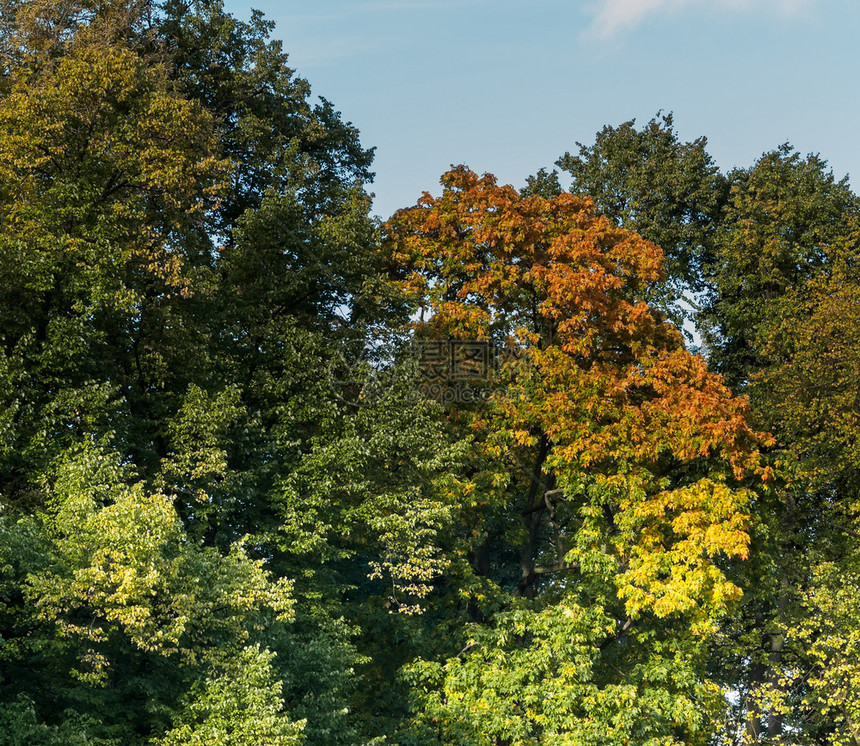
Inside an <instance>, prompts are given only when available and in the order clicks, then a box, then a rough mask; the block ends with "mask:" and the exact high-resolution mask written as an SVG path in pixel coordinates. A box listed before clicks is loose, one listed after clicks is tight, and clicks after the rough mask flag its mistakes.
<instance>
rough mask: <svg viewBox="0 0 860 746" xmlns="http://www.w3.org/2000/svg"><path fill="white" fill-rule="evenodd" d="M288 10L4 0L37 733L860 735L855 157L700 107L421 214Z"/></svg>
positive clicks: (10, 629)
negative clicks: (773, 142) (836, 161)
mask: <svg viewBox="0 0 860 746" xmlns="http://www.w3.org/2000/svg"><path fill="white" fill-rule="evenodd" d="M272 28H273V27H272V24H271V23H269V22H267V21H266V20H264V19H263V18H262V16H261V15H259V14H258V13H254V14H252V17H251V20H250V21H248V22H242V21H239V20H237V19H235V18H233V17H231V16H230V15H229V14H227V13H226V12H225V11H224V9H223V7H222V5H221V3H220V1H219V0H200V2H195V3H190V2H188V3H187V2H181V1H180V0H165V1H164V2H153V1H150V0H140V2H128V1H126V2H111V1H107V2H94V1H92V0H40V1H39V2H34V1H31V2H24V1H23V0H0V745H3V746H5V745H6V744H8V745H9V746H12V745H14V746H24V745H25V744H26V745H27V746H55V745H56V746H60V745H62V746H109V745H110V746H134V745H135V744H140V745H141V746H142V745H144V744H146V745H148V746H179V745H180V744H182V745H186V744H191V745H195V744H196V745H199V746H204V745H205V746H228V745H229V746H239V745H246V744H257V745H259V746H286V745H287V744H308V745H311V744H319V745H320V746H337V744H344V745H347V746H354V745H357V744H366V745H368V746H369V745H370V744H383V743H391V744H403V745H404V746H419V745H420V746H425V745H429V744H458V745H459V744H463V745H466V744H475V745H476V746H477V745H479V744H480V745H490V744H493V745H496V746H501V745H502V744H505V745H507V746H514V745H515V744H523V745H524V744H534V743H542V744H543V743H545V744H583V745H587V746H592V745H594V746H597V745H600V744H603V745H605V746H613V745H618V746H621V745H625V746H626V745H630V744H642V745H647V746H658V745H660V746H668V745H669V744H715V745H716V744H721V745H723V746H728V744H737V745H740V744H752V743H770V744H810V745H811V744H860V655H858V653H860V603H858V601H857V599H858V597H860V561H858V560H860V553H858V550H860V521H858V512H857V507H858V494H857V492H858V488H857V484H858V474H857V471H858V468H860V441H858V434H860V355H858V354H857V353H858V351H860V231H858V216H860V203H858V199H857V197H856V196H855V195H854V193H853V192H852V191H851V189H850V187H849V185H848V183H847V181H846V180H843V181H837V180H836V179H835V178H834V177H833V174H832V172H831V171H830V169H829V168H828V166H827V164H826V163H825V162H823V161H822V160H821V159H819V158H818V157H815V156H807V157H803V156H801V155H800V154H798V153H797V152H795V151H794V150H793V149H792V148H791V147H790V146H789V145H783V146H780V147H779V148H777V149H776V150H774V151H772V152H770V153H766V154H765V155H763V156H762V157H761V158H760V159H759V160H758V161H757V162H756V163H755V164H754V165H752V166H751V167H750V168H746V169H735V170H733V171H731V172H729V173H722V172H721V171H720V170H719V169H718V168H717V166H716V165H715V163H714V162H713V160H712V158H711V157H710V156H709V155H708V153H707V150H706V145H707V143H706V141H705V140H704V138H702V139H700V140H696V141H694V142H683V141H681V140H680V139H679V138H678V136H677V133H676V131H675V129H674V126H673V122H672V118H671V116H662V115H658V116H657V117H655V118H654V119H653V120H652V121H650V122H649V123H647V124H646V125H645V126H644V127H640V128H638V129H637V127H636V126H635V123H633V122H628V123H625V124H622V125H620V126H617V127H611V126H607V127H606V128H604V130H603V131H601V132H600V133H598V135H597V138H596V140H595V141H594V143H592V144H590V145H584V146H583V145H579V147H578V150H576V151H575V152H574V153H573V154H570V153H568V154H565V155H564V156H563V157H561V158H560V159H559V161H558V163H557V167H558V170H556V171H551V172H548V171H546V170H541V171H539V172H538V173H537V174H536V175H535V176H533V177H532V178H530V179H529V180H528V183H527V185H526V186H525V187H524V188H523V189H522V190H521V191H519V192H518V191H516V190H514V189H513V188H511V187H503V186H499V185H498V184H497V183H496V181H495V180H494V179H493V177H492V176H489V175H485V176H479V175H477V174H474V173H472V172H471V171H470V170H469V169H468V168H466V167H463V166H461V167H457V168H454V169H452V170H451V171H450V172H449V173H447V174H445V175H444V176H443V178H442V192H441V194H440V195H439V196H437V197H433V196H430V194H425V195H424V196H423V197H422V198H421V199H420V200H419V201H418V203H417V204H416V205H415V206H414V207H409V208H406V209H403V210H401V211H399V212H398V213H396V214H395V215H394V216H392V217H391V218H390V219H389V220H388V222H386V223H384V224H380V223H379V221H377V220H375V219H373V218H371V216H370V197H369V194H368V188H369V185H370V183H371V181H372V178H373V174H372V172H371V170H370V169H371V167H372V157H373V153H372V150H368V149H366V148H364V147H363V146H362V144H361V143H360V140H359V135H358V131H357V130H356V128H355V127H354V126H353V125H352V124H350V123H347V122H344V120H343V119H342V118H341V115H340V114H339V113H338V112H337V111H336V110H335V108H334V107H333V106H332V105H331V104H330V103H329V102H327V101H325V100H324V99H322V100H321V101H320V103H316V104H315V103H313V99H312V98H311V91H310V87H309V85H308V83H307V82H306V81H305V80H303V79H302V78H300V77H298V76H297V75H296V73H295V72H294V71H293V70H291V69H290V68H289V66H288V64H287V55H286V54H285V53H284V52H283V50H282V48H281V45H280V44H279V43H278V42H276V41H272V40H271V38H270V33H271V31H272ZM409 200H410V196H409V195H406V196H405V197H404V201H405V202H408V201H409Z"/></svg>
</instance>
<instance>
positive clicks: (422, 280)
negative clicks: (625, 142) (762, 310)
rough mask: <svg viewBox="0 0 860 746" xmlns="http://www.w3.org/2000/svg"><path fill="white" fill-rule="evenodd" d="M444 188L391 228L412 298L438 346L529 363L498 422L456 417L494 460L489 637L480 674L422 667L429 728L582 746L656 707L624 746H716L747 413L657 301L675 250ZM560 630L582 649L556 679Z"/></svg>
mask: <svg viewBox="0 0 860 746" xmlns="http://www.w3.org/2000/svg"><path fill="white" fill-rule="evenodd" d="M442 183H443V187H444V190H443V193H442V196H441V197H438V198H434V197H431V196H430V195H429V194H426V193H425V195H424V196H423V197H422V199H421V200H420V202H419V204H418V205H417V206H416V207H414V208H409V209H404V210H401V211H399V212H398V213H396V214H395V215H394V217H393V218H392V219H391V221H390V222H389V224H388V226H387V232H388V242H389V245H390V246H391V252H392V257H393V261H394V262H395V263H396V265H397V266H399V267H401V268H402V269H400V270H399V272H400V277H402V279H401V280H400V282H401V283H402V287H404V289H405V291H406V292H409V293H411V294H412V297H413V298H414V302H415V303H416V305H420V306H422V307H424V308H425V309H426V311H428V312H429V313H430V314H431V315H430V318H429V319H428V320H426V321H424V322H423V323H421V324H419V326H418V329H417V333H418V334H419V335H422V336H425V337H428V338H431V339H432V338H442V339H444V338H448V337H453V338H455V339H462V340H477V341H480V340H488V341H492V342H493V343H494V344H495V345H496V346H497V348H498V349H510V350H515V351H516V352H517V356H516V357H517V359H516V360H515V361H509V362H507V363H505V364H503V365H502V366H501V371H500V374H499V377H498V378H494V379H492V380H491V381H490V383H489V385H490V386H491V391H492V393H491V394H490V395H489V396H488V398H487V401H486V403H485V404H484V405H477V406H475V407H471V408H463V407H458V408H457V410H455V411H454V412H453V413H452V417H454V418H455V420H456V421H458V422H460V423H461V426H462V427H463V428H464V429H465V430H467V431H470V432H471V433H472V434H473V437H474V438H475V442H476V448H477V456H476V458H477V464H478V467H477V472H476V473H475V474H474V475H473V476H472V477H471V478H470V480H469V482H468V483H467V484H465V485H464V487H463V490H464V497H463V498H462V499H463V509H464V516H463V518H461V519H460V521H459V523H460V524H461V525H462V526H463V527H464V530H466V531H467V532H468V533H467V534H465V535H463V536H462V539H461V540H462V544H461V548H460V551H461V552H462V554H463V556H465V557H471V559H472V563H471V565H472V566H471V568H470V572H471V577H467V578H465V579H464V580H463V581H461V582H463V584H464V587H463V591H462V592H463V593H465V594H466V596H467V597H468V598H469V599H470V600H471V602H472V603H473V605H474V606H475V607H476V613H474V614H473V619H475V620H476V624H477V626H476V627H475V628H474V631H471V632H469V633H468V636H465V635H464V637H463V638H461V639H462V640H463V643H464V647H463V650H462V651H461V653H460V655H459V656H458V655H453V656H451V658H450V659H449V660H448V661H447V663H445V664H444V665H443V666H442V667H441V668H440V667H438V665H437V666H436V667H435V668H433V667H432V666H431V668H430V669H429V671H430V673H427V669H422V668H421V667H420V666H419V667H417V668H415V669H414V670H415V671H416V673H415V674H414V675H416V676H426V677H427V678H425V679H424V687H425V688H424V692H425V698H424V699H422V700H421V701H422V702H423V703H424V704H422V705H421V707H425V705H426V708H427V709H426V711H425V712H426V717H424V716H419V717H418V718H417V725H416V727H417V728H418V730H419V731H420V732H422V733H424V735H425V736H427V737H430V736H429V734H431V733H433V732H434V731H435V732H436V733H437V738H438V739H440V740H441V741H442V742H451V741H452V740H456V741H458V742H463V743H467V742H468V743H492V742H505V743H531V742H533V741H534V739H536V738H537V739H540V738H561V737H564V738H568V739H573V740H572V741H571V742H574V741H576V737H575V735H576V736H577V737H579V736H581V737H583V738H585V737H586V732H587V726H586V724H585V720H586V715H585V713H586V712H587V711H588V712H589V717H591V718H595V717H597V718H599V719H600V723H601V726H600V727H602V728H604V729H605V728H607V727H609V725H608V724H609V722H610V721H613V719H614V722H616V723H620V722H621V721H620V720H618V718H619V717H620V715H619V713H620V712H621V710H622V708H623V706H624V705H623V703H624V702H626V701H629V700H627V699H626V698H627V697H630V696H638V697H643V696H645V697H647V698H648V703H647V705H646V704H645V703H643V708H642V709H641V710H638V711H637V712H636V713H633V714H630V715H629V718H628V719H627V720H625V721H624V723H625V724H624V725H623V726H622V725H619V726H618V730H617V731H615V732H617V733H618V736H617V738H618V739H620V740H618V742H619V743H621V742H624V739H631V738H634V739H635V740H638V739H639V735H641V734H644V733H649V734H651V735H649V736H648V737H654V738H657V737H662V738H669V737H676V738H681V739H684V738H689V739H693V741H683V742H699V740H696V739H700V740H701V742H704V739H705V738H706V734H705V731H706V730H707V728H706V726H705V724H704V723H703V722H702V721H701V719H700V718H699V717H698V715H697V714H695V707H694V706H693V704H692V703H693V702H696V701H707V700H710V698H711V697H712V695H713V693H714V690H713V688H712V685H710V684H709V683H707V682H706V681H705V679H704V672H703V670H702V668H701V666H702V663H703V659H702V656H701V653H702V648H703V647H705V648H706V647H707V645H706V644H704V643H703V641H704V640H707V638H708V635H709V634H710V633H712V632H713V630H714V629H715V621H716V619H718V618H719V617H720V616H721V615H722V614H723V613H724V612H725V609H726V608H727V606H728V605H729V604H730V603H731V602H732V601H733V600H734V599H736V598H738V596H739V595H740V591H739V589H738V588H737V587H736V586H734V585H733V584H732V583H730V582H729V581H728V580H727V579H726V577H725V575H724V573H723V571H722V569H721V565H722V562H723V559H721V558H731V557H745V556H746V554H747V550H748V543H749V535H748V533H747V531H748V529H749V525H750V514H749V510H750V503H749V500H750V493H749V492H748V491H747V490H745V489H744V488H743V487H742V486H741V485H740V483H739V481H738V480H740V479H741V478H742V477H743V475H744V474H747V473H753V472H755V470H756V469H757V458H758V457H757V452H756V443H757V440H758V436H757V435H756V434H755V433H754V432H752V431H751V430H750V429H749V428H748V426H747V425H746V423H745V419H744V416H745V404H744V402H743V401H742V400H738V399H735V398H733V397H731V395H730V393H729V392H728V390H727V389H726V388H725V386H724V385H723V383H722V381H721V379H720V378H719V377H718V376H715V375H714V374H711V373H708V372H707V371H706V366H705V362H704V360H702V359H701V358H698V357H695V356H693V355H691V354H690V353H688V352H687V351H686V350H685V349H684V347H683V344H682V341H681V336H680V333H679V332H678V331H677V330H676V329H675V328H674V327H673V326H671V325H670V324H668V323H667V322H665V321H664V319H663V317H662V315H660V314H659V313H656V312H654V311H652V310H651V309H650V308H649V307H648V306H647V305H646V304H645V303H644V302H642V301H641V293H642V291H643V289H645V288H647V286H649V285H652V284H654V283H656V282H658V281H659V280H660V278H661V271H662V255H661V252H660V250H659V248H657V247H656V246H655V245H653V244H651V243H648V242H647V241H645V240H644V239H642V238H641V237H639V236H638V235H636V234H634V233H631V232H628V231H625V230H623V229H620V228H616V227H613V226H612V225H611V223H610V222H609V221H608V220H607V219H606V218H602V217H599V216H597V215H596V214H595V212H594V209H593V205H592V203H591V202H590V201H588V200H585V199H583V198H580V197H576V196H573V195H569V194H561V195H559V196H556V197H553V198H549V199H547V198H544V197H541V196H539V195H537V194H532V195H529V196H525V197H520V196H519V195H518V194H517V193H516V192H515V191H514V190H513V189H512V188H511V187H499V186H497V185H496V182H495V179H494V178H493V177H492V176H489V175H487V176H484V177H478V176H477V175H475V174H474V173H472V172H471V171H469V170H468V169H467V168H465V167H458V168H456V169H454V170H452V171H450V172H448V173H447V174H445V176H444V177H443V179H442ZM765 476H766V475H765ZM488 553H490V554H495V555H496V556H495V557H494V558H492V559H490V558H487V557H486V555H487V554H488ZM514 557H516V562H517V564H518V565H519V568H518V570H519V571H518V573H517V575H511V574H510V572H511V570H512V568H510V566H508V567H505V562H506V558H509V559H508V560H507V561H508V562H510V561H511V560H512V559H513V558H514ZM490 568H493V569H492V570H491V569H490ZM558 615H561V616H562V617H564V618H567V619H569V620H570V621H569V624H570V625H572V628H571V629H576V630H579V631H578V632H577V633H576V634H575V635H573V637H572V638H570V643H569V644H570V646H571V647H570V648H569V650H566V652H565V653H560V652H554V653H553V657H552V658H550V659H548V660H546V661H544V657H545V656H547V655H550V653H549V651H550V650H555V647H554V645H555V643H553V642H552V641H553V640H555V639H556V638H555V636H554V633H553V632H552V630H553V629H554V628H555V627H554V624H555V622H553V621H552V620H554V619H556V617H557V616H558ZM487 619H492V626H491V627H484V624H483V620H487ZM566 624H567V622H566ZM565 628H566V627H565ZM467 629H470V628H469V627H467ZM670 629H671V634H670V633H669V630H670ZM669 651H672V652H669ZM667 655H668V657H669V659H671V660H673V661H674V663H673V664H669V663H668V659H667V658H666V656H667ZM586 660H589V661H590V662H589V663H588V664H585V663H584V661H586ZM491 661H492V663H491V665H492V671H493V672H494V673H492V674H490V673H488V674H487V676H483V675H481V674H480V673H479V671H481V670H483V669H484V667H485V665H487V664H490V662H491ZM526 661H530V662H529V663H527V662H526ZM577 665H582V666H585V667H584V668H582V669H581V670H579V669H576V668H575V667H576V666H577ZM532 666H534V667H535V670H534V673H533V674H532V673H527V672H528V671H530V670H531V667H532ZM667 666H668V668H667ZM676 666H677V667H676ZM422 671H424V673H422ZM670 671H672V673H670ZM495 672H497V673H498V677H497V678H493V677H496V673H495ZM630 682H640V684H637V685H636V686H634V688H633V689H624V688H623V686H622V689H616V687H617V686H621V685H622V684H623V683H627V684H629V683H630ZM656 682H663V683H662V684H657V683H656ZM670 682H674V683H670ZM681 682H686V683H683V684H682V683H681ZM652 684H654V685H655V688H654V689H653V690H651V689H650V688H649V686H650V685H652ZM556 687H559V688H558V690H557V691H556V689H555V688H556ZM642 687H644V688H642ZM553 692H555V693H553ZM625 692H626V693H625ZM634 692H635V694H634ZM590 697H596V698H597V699H600V700H602V701H603V700H605V702H606V704H605V709H602V710H600V712H599V713H598V714H596V713H595V710H593V709H589V707H590V706H589V704H588V703H589V702H590V701H591V700H590V699H589V698H590ZM555 698H558V700H559V702H560V703H561V702H563V703H564V704H563V705H561V704H560V705H559V706H560V707H561V709H555V707H554V705H552V703H553V702H555V701H556V699H555ZM595 701H596V700H595ZM539 702H540V703H544V704H539ZM670 713H671V714H670ZM681 713H687V714H681ZM604 719H605V721H604ZM646 723H648V725H647V726H646ZM661 723H662V725H661ZM595 727H597V726H595ZM583 728H584V729H585V730H583ZM643 729H644V730H643ZM609 732H613V731H612V729H610V731H609ZM682 733H683V734H686V735H681V734H682ZM493 739H496V741H493ZM434 742H435V741H434ZM612 742H615V741H612ZM655 742H656V741H655ZM666 742H669V741H666ZM671 742H680V741H671Z"/></svg>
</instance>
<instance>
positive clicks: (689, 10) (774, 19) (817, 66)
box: [227, 0, 860, 217]
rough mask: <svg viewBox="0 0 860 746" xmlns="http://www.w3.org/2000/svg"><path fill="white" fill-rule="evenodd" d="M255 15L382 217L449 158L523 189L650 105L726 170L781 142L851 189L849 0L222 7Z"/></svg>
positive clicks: (856, 24)
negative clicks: (350, 137) (327, 113)
mask: <svg viewBox="0 0 860 746" xmlns="http://www.w3.org/2000/svg"><path fill="white" fill-rule="evenodd" d="M251 7H256V8H258V9H259V10H261V11H263V13H264V14H265V15H266V17H268V18H269V19H271V20H274V21H275V22H276V23H277V27H276V30H275V32H274V36H275V37H277V38H280V39H282V40H283V41H284V48H285V50H286V51H287V52H288V53H289V55H290V63H291V65H292V66H293V67H294V68H295V69H296V70H297V72H298V74H299V75H301V76H302V77H304V78H306V79H307V80H308V81H309V82H310V84H311V86H312V89H313V91H314V93H315V94H317V95H322V96H325V97H326V98H328V99H329V100H330V101H332V103H333V104H334V105H335V107H336V108H337V109H339V110H340V111H341V112H342V113H343V117H344V119H346V120H349V121H351V122H353V123H354V124H355V125H356V126H357V127H358V128H359V130H360V131H361V135H362V142H363V143H364V145H365V146H376V149H377V150H376V161H375V170H376V174H377V176H376V181H375V183H374V186H373V191H374V192H375V194H376V199H375V201H374V212H375V213H376V214H378V215H380V216H382V217H388V216H389V215H390V214H391V213H392V212H393V211H394V210H395V209H397V208H398V207H403V206H407V205H411V204H414V203H415V201H416V200H417V198H418V197H419V196H420V194H421V192H422V191H423V190H427V191H430V192H432V193H438V191H439V186H438V182H439V176H440V175H441V174H442V173H443V172H444V171H445V170H447V168H448V167H449V165H450V164H452V163H455V164H456V163H465V164H467V165H469V166H470V167H471V168H472V169H474V170H475V171H479V172H485V171H489V172H492V173H494V174H496V175H497V176H498V178H499V180H500V181H503V182H506V183H512V184H514V185H515V186H521V185H522V184H523V183H524V181H525V178H526V177H527V176H528V175H529V174H531V173H534V172H535V171H537V170H538V169H539V168H541V167H542V166H547V167H549V166H552V164H553V162H554V161H555V159H556V158H558V157H559V156H560V155H562V154H563V153H564V152H565V151H568V150H570V151H573V150H575V149H576V142H577V141H580V142H583V143H586V144H588V143H591V142H592V141H593V139H594V134H595V132H597V130H599V129H601V128H602V127H603V125H604V124H613V125H617V124H620V123H621V122H624V121H626V120H628V119H633V118H635V119H636V120H637V122H640V123H644V122H646V121H647V120H648V119H650V118H651V117H652V116H653V115H654V114H655V113H656V112H657V111H658V110H660V109H662V110H664V111H673V112H674V114H675V124H676V126H677V128H678V131H679V133H680V135H681V137H683V138H685V139H693V138H695V137H698V136H700V135H705V136H707V138H708V142H709V151H710V152H711V154H712V155H713V156H714V158H715V159H716V161H717V163H718V164H719V166H720V167H721V168H723V169H728V168H731V167H732V166H747V165H751V164H752V163H753V162H754V161H755V159H756V158H757V157H758V156H760V155H761V154H762V153H763V152H765V151H767V150H771V149H773V148H775V147H777V146H778V145H779V144H781V143H783V142H786V141H789V142H791V143H792V144H793V145H795V147H796V148H797V149H798V150H800V151H801V152H802V153H804V154H805V153H808V152H816V153H819V154H820V155H821V156H822V157H823V158H825V159H827V160H828V161H829V162H830V165H831V166H832V168H833V170H834V172H835V173H836V175H837V176H839V177H841V176H844V175H845V174H846V173H849V174H850V175H851V176H852V177H853V178H852V184H853V186H854V187H855V189H856V188H858V187H860V147H858V129H860V95H858V94H860V38H859V37H860V2H858V0H519V1H516V0H456V1H455V0H450V1H449V0H287V1H284V0H281V1H280V2H279V1H277V0H255V2H254V3H253V6H252V5H248V4H245V3H239V2H235V0H228V2H227V9H228V10H229V11H230V12H232V13H233V14H234V15H236V16H238V17H240V18H247V17H248V16H249V13H250V8H251ZM562 183H565V182H564V181H563V182H562Z"/></svg>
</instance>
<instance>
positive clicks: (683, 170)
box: [556, 113, 727, 311]
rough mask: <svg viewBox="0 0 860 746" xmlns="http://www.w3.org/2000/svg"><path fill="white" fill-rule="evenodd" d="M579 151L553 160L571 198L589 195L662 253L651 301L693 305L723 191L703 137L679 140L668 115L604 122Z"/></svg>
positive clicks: (668, 305) (614, 219)
mask: <svg viewBox="0 0 860 746" xmlns="http://www.w3.org/2000/svg"><path fill="white" fill-rule="evenodd" d="M577 146H578V147H579V153H578V154H576V155H572V154H571V153H565V154H564V155H563V156H562V157H561V158H559V159H558V161H557V162H556V165H558V167H559V168H561V170H562V171H565V172H566V173H568V174H570V176H571V178H572V183H571V186H570V191H571V193H573V194H578V195H583V196H588V197H590V198H591V199H593V200H594V202H595V206H596V209H597V211H598V212H599V213H600V214H602V215H605V216H606V217H608V218H609V219H610V220H611V221H612V222H613V224H614V225H618V226H622V227H624V228H626V229H628V230H631V231H635V232H636V233H638V234H640V235H641V236H642V237H644V238H646V239H648V240H649V241H651V242H653V243H655V244H657V245H658V246H660V247H661V248H662V249H663V252H664V254H665V257H666V273H667V277H668V281H669V283H668V287H667V288H665V289H661V290H660V292H662V293H663V297H662V298H660V297H657V296H655V297H654V300H657V301H658V302H659V303H660V304H661V305H664V306H666V308H667V309H671V308H672V306H673V304H675V303H677V302H678V301H679V300H683V301H684V303H685V304H689V303H690V302H691V301H693V302H695V295H696V294H697V293H700V292H701V291H702V290H704V289H705V280H706V275H705V273H704V269H705V267H706V265H707V264H708V263H709V262H710V260H711V257H712V252H713V245H712V244H713V236H714V232H715V230H716V227H717V225H718V224H719V221H720V213H721V209H722V205H723V204H724V202H725V199H726V192H727V181H726V178H725V177H724V176H723V175H722V174H721V173H720V172H719V170H718V168H717V166H716V164H715V163H714V160H713V158H711V156H710V155H709V154H708V152H707V150H706V147H707V139H706V138H704V137H700V138H698V139H696V140H693V141H692V142H682V141H681V140H680V139H679V137H678V134H677V132H676V131H675V126H674V119H673V117H672V114H671V113H669V114H664V115H660V114H658V115H657V116H656V117H654V118H653V119H651V120H650V121H649V122H648V123H647V124H646V125H645V126H644V127H642V128H641V129H639V130H637V129H636V128H635V120H630V121H629V122H624V123H623V124H621V125H619V126H617V127H612V126H609V125H607V126H606V127H604V128H603V129H602V130H601V131H600V132H598V133H597V136H596V138H595V141H594V144H593V145H582V144H581V143H577ZM676 311H677V309H676Z"/></svg>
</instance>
